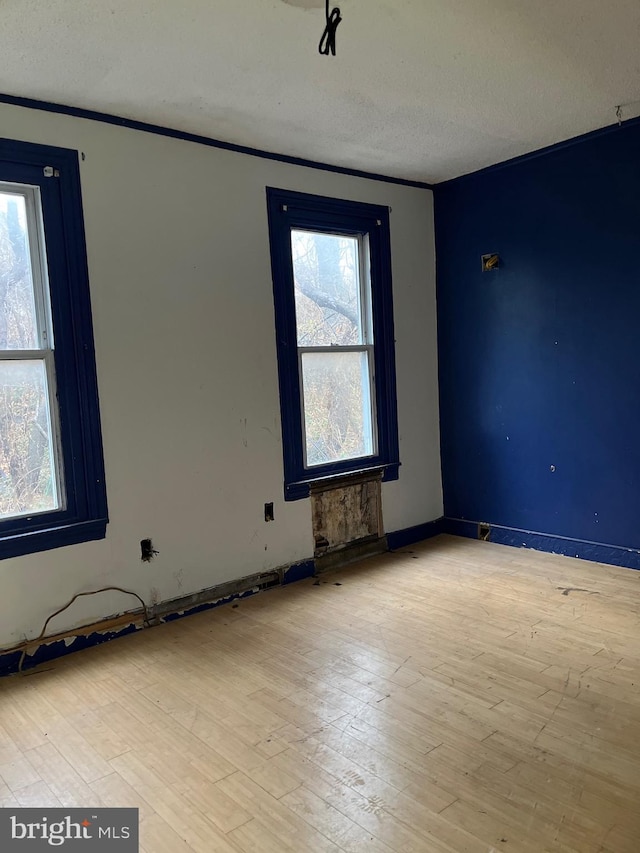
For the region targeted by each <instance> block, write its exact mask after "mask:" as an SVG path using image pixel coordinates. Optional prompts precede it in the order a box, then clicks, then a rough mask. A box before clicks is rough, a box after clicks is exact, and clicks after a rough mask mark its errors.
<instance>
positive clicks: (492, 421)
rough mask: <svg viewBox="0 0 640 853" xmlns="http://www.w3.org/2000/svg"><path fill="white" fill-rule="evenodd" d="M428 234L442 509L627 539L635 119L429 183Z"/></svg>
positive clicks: (637, 213) (635, 375)
mask: <svg viewBox="0 0 640 853" xmlns="http://www.w3.org/2000/svg"><path fill="white" fill-rule="evenodd" d="M436 247H437V267H438V316H439V357H440V397H441V400H440V404H441V435H442V467H443V480H444V500H445V516H447V517H450V518H456V519H468V520H473V521H487V522H490V523H492V524H497V525H504V526H506V527H512V528H520V529H524V530H530V531H539V532H543V533H548V534H552V535H556V536H564V537H569V538H572V539H580V540H588V541H592V542H597V543H605V544H611V545H619V546H624V547H629V548H640V124H638V123H634V124H628V125H624V126H623V127H621V128H616V129H615V130H612V131H610V132H607V133H604V134H592V135H590V136H589V137H587V138H585V139H583V140H582V141H579V142H576V143H575V144H572V145H569V146H567V147H563V148H558V149H556V150H553V151H550V152H549V153H545V154H543V155H540V156H537V157H535V158H530V159H524V160H521V161H519V162H516V163H513V164H509V165H504V166H502V167H500V168H496V169H493V170H486V171H484V172H478V173H476V174H474V175H470V176H467V177H464V178H460V179H457V180H455V181H452V182H449V183H447V184H442V185H440V186H439V187H436ZM487 252H499V253H500V256H501V267H500V269H499V270H497V271H495V272H490V273H482V272H481V264H480V256H481V255H482V254H483V253H487ZM552 466H554V467H555V470H552Z"/></svg>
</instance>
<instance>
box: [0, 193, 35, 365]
mask: <svg viewBox="0 0 640 853" xmlns="http://www.w3.org/2000/svg"><path fill="white" fill-rule="evenodd" d="M37 344H38V338H37V331H36V310H35V305H34V301H33V278H32V274H31V257H30V255H29V236H28V234H27V210H26V204H25V200H24V198H23V196H21V195H13V194H11V193H6V192H0V350H3V349H4V350H7V349H35V348H36V347H37Z"/></svg>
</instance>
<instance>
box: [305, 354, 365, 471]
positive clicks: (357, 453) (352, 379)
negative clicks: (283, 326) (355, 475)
mask: <svg viewBox="0 0 640 853" xmlns="http://www.w3.org/2000/svg"><path fill="white" fill-rule="evenodd" d="M302 386H303V394H304V420H305V439H306V445H307V466H308V467H311V466H313V465H324V464H326V463H328V462H337V461H339V460H342V459H357V458H359V457H361V456H371V455H373V453H374V435H373V425H372V424H373V418H372V412H371V392H370V381H369V362H368V358H367V353H366V352H336V353H333V352H306V353H303V354H302Z"/></svg>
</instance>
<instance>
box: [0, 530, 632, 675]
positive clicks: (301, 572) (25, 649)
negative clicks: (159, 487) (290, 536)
mask: <svg viewBox="0 0 640 853" xmlns="http://www.w3.org/2000/svg"><path fill="white" fill-rule="evenodd" d="M442 525H443V519H442V518H438V519H435V520H434V521H428V522H426V523H424V524H418V525H416V526H415V527H407V528H405V529H403V530H396V531H394V532H392V533H387V535H386V539H387V546H388V549H389V550H390V551H397V550H398V549H399V548H404V547H406V546H407V545H413V544H414V543H416V542H420V541H422V540H423V539H430V538H431V537H433V536H437V535H438V534H439V533H442V532H443V526H442ZM461 535H464V534H461ZM380 550H381V549H380V548H376V549H375V553H380ZM366 556H367V555H366V554H360V555H359V558H361V559H363V558H364V557H366ZM343 563H344V560H343ZM638 567H639V568H640V564H639V566H638ZM315 572H316V563H315V561H314V560H313V559H307V560H301V561H300V562H297V563H292V564H290V565H286V566H281V567H279V568H277V569H273V570H271V571H267V572H259V573H257V574H255V575H249V576H248V577H244V578H240V579H239V580H235V581H230V582H228V583H225V584H219V585H218V586H215V587H210V588H208V589H203V590H201V591H200V592H196V593H193V594H192V595H187V596H183V597H181V598H175V599H170V600H168V601H163V602H160V604H157V605H156V606H155V607H149V608H148V612H149V615H150V618H151V622H152V624H161V623H163V622H172V621H173V620H175V619H182V618H183V617H185V616H192V615H193V614H195V613H202V612H203V611H204V610H211V609H212V608H214V607H220V606H221V605H222V604H228V603H229V602H230V601H234V600H236V599H239V598H246V597H247V596H249V595H254V594H255V593H257V592H260V591H261V590H264V589H268V588H269V587H272V586H278V585H281V584H282V585H285V584H290V583H294V582H296V581H299V580H304V578H309V577H311V576H313V575H314V574H315ZM143 626H144V613H143V611H142V610H141V609H139V610H132V611H130V612H127V613H124V614H122V615H120V616H117V617H115V618H114V617H109V618H108V619H103V620H100V621H99V622H94V623H92V624H91V625H83V626H81V627H79V628H74V629H73V630H71V631H68V632H65V633H61V634H55V635H53V636H49V637H45V638H44V639H42V640H39V641H35V640H31V641H29V640H27V641H26V642H24V643H20V644H19V645H17V646H14V647H12V648H10V649H5V650H3V651H0V677H1V676H5V675H12V674H14V673H17V672H18V671H20V670H22V671H26V670H29V669H33V667H35V666H39V665H41V664H44V663H47V662H48V661H51V660H55V659H56V658H59V657H63V656H64V655H68V654H71V653H72V652H77V651H81V650H82V649H87V648H90V647H91V646H98V645H101V644H102V643H107V642H109V641H110V640H115V639H117V638H118V637H124V636H126V635H127V634H131V633H133V632H134V631H138V630H140V629H141V628H143ZM23 655H24V659H23ZM21 661H22V664H21Z"/></svg>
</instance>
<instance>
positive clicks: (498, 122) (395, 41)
mask: <svg viewBox="0 0 640 853" xmlns="http://www.w3.org/2000/svg"><path fill="white" fill-rule="evenodd" d="M296 3H299V4H300V5H302V6H315V7H316V8H299V7H296V5H295V4H296ZM292 4H294V5H292ZM318 5H320V4H319V3H318V0H286V2H282V0H135V2H132V0H47V2H46V3H44V2H42V0H0V57H2V61H1V63H0V91H2V92H4V93H6V94H12V95H20V96H24V97H31V98H40V99H43V100H49V101H56V102H59V103H64V104H68V105H73V106H79V107H85V108H89V109H95V110H100V111H103V112H109V113H115V114H118V115H122V116H126V117H128V118H134V119H139V120H142V121H148V122H152V123H155V124H163V125H167V126H170V127H173V128H178V129H180V130H185V131H190V132H192V133H199V134H204V135H207V136H212V137H214V138H216V139H221V140H225V141H229V142H236V143H240V144H243V145H250V146H254V147H257V148H263V149H267V150H269V151H275V152H279V153H283V154H290V155H294V156H298V157H305V158H308V159H313V160H320V161H323V162H328V163H333V164H337V165H341V166H347V167H352V168H358V169H365V170H369V171H373V172H379V173H383V174H388V175H394V176H397V177H402V178H411V179H417V180H424V181H434V182H437V181H441V180H445V179H447V178H451V177H454V176H456V175H460V174H464V173H466V172H470V171H473V170H475V169H478V168H480V167H482V166H487V165H489V164H492V163H496V162H500V161H501V160H505V159H507V158H509V157H513V156H516V155H518V154H523V153H525V152H527V151H532V150H535V149H536V148H540V147H542V146H544V145H548V144H551V143H553V142H557V141H559V140H562V139H567V138H570V137H572V136H575V135H577V134H580V133H583V132H585V131H588V130H592V129H595V128H598V127H602V126H604V125H607V124H611V123H612V122H613V121H614V120H615V105H616V104H629V106H628V107H627V108H625V109H624V110H623V116H624V117H625V118H628V117H631V116H632V115H637V114H638V113H639V112H640V103H639V100H640V2H639V0H606V2H604V0H536V2H532V0H343V2H342V3H341V8H342V14H343V22H342V24H341V25H340V27H339V29H338V33H337V56H336V57H326V56H320V55H319V54H318V52H317V44H318V41H319V38H320V35H321V34H322V30H323V26H324V9H319V8H317V7H318ZM2 131H3V129H2V128H0V135H4V133H2Z"/></svg>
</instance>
